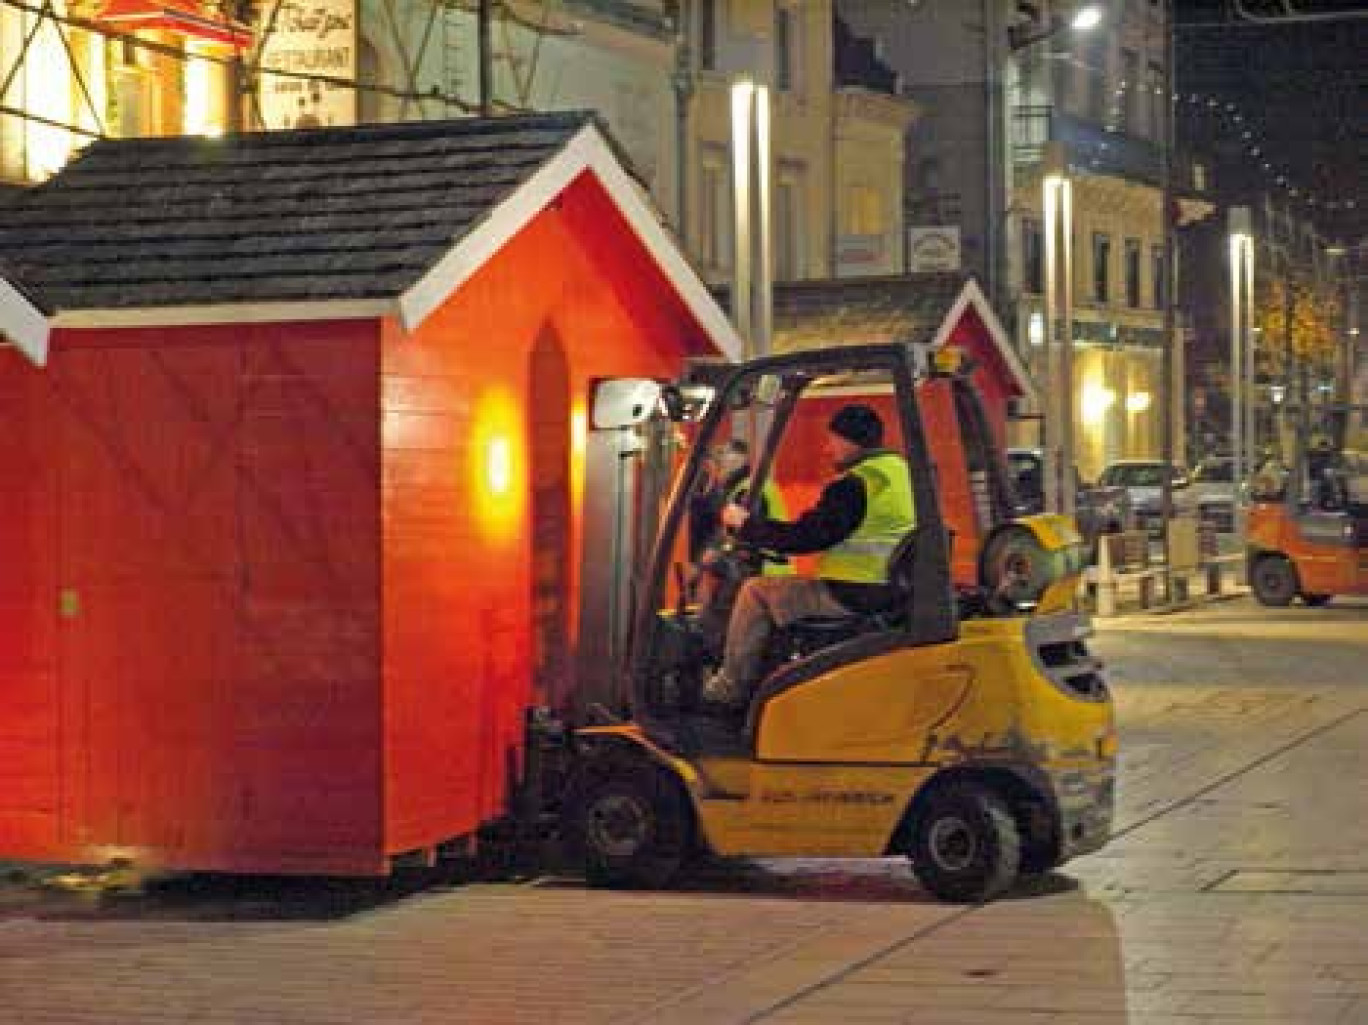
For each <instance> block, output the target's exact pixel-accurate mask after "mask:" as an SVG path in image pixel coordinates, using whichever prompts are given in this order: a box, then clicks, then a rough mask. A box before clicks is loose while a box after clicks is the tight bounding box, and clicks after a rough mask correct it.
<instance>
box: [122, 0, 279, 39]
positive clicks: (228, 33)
mask: <svg viewBox="0 0 1368 1025" xmlns="http://www.w3.org/2000/svg"><path fill="white" fill-rule="evenodd" d="M95 20H96V21H102V22H106V23H107V24H109V25H111V26H113V27H116V28H121V29H124V30H128V31H131V30H136V29H161V30H163V31H166V32H176V33H179V34H180V35H182V36H185V37H186V38H187V39H199V40H203V41H205V42H211V43H220V44H222V45H224V46H232V47H237V48H239V49H243V48H246V47H249V46H251V45H252V30H251V29H250V28H248V27H247V26H246V25H244V24H242V23H241V22H237V21H232V20H231V19H228V18H223V17H219V16H216V15H214V14H210V13H209V12H208V11H206V10H205V9H204V8H203V7H201V6H200V5H199V4H198V3H196V2H195V0H175V2H174V3H167V2H160V0H105V3H104V5H103V6H102V7H101V8H100V10H99V12H98V13H97V14H96V15H95Z"/></svg>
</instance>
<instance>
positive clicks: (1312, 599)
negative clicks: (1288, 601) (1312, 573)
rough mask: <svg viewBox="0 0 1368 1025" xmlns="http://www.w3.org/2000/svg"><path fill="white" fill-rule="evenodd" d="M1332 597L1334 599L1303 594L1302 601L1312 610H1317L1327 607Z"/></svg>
mask: <svg viewBox="0 0 1368 1025" xmlns="http://www.w3.org/2000/svg"><path fill="white" fill-rule="evenodd" d="M1332 597H1334V595H1330V594H1304V595H1302V601H1304V602H1306V604H1308V605H1310V606H1311V607H1312V608H1313V609H1318V608H1320V607H1321V606H1323V605H1329V604H1330V599H1331V598H1332Z"/></svg>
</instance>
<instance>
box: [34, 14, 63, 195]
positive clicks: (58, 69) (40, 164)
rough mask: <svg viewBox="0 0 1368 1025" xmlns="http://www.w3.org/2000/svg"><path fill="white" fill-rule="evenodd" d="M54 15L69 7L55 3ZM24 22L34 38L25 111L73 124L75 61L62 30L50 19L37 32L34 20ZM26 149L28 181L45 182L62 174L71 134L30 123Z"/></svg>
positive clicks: (50, 126) (42, 21)
mask: <svg viewBox="0 0 1368 1025" xmlns="http://www.w3.org/2000/svg"><path fill="white" fill-rule="evenodd" d="M53 11H54V12H55V13H56V14H57V15H59V16H65V15H66V13H67V11H66V4H65V3H60V2H57V3H54V4H53ZM24 22H25V25H24V31H25V32H31V31H32V32H33V33H34V34H33V38H32V41H31V42H30V43H29V50H28V56H27V58H26V59H25V60H24V100H23V107H24V109H25V110H27V112H28V113H30V114H33V115H35V116H36V117H41V118H46V119H47V120H49V121H55V122H58V123H61V124H70V123H71V120H72V111H71V82H72V70H71V61H70V59H69V58H68V57H67V52H66V47H65V46H64V45H63V43H62V37H61V34H60V30H59V27H58V26H57V24H56V23H55V22H53V21H52V20H51V19H50V18H47V17H46V16H44V17H43V18H42V19H41V22H40V23H39V24H38V25H37V29H36V31H34V27H33V19H32V16H29V15H26V16H25V18H24ZM24 147H25V151H26V155H27V165H28V166H27V173H28V177H29V178H30V179H31V180H33V181H42V180H44V179H45V178H48V177H51V176H52V175H54V174H56V173H57V172H58V171H59V170H61V168H62V165H63V164H65V163H66V162H67V158H68V157H69V156H71V133H70V132H68V131H66V130H65V129H62V128H56V127H54V126H52V125H47V124H43V123H42V122H40V121H28V122H26V123H25V126H24Z"/></svg>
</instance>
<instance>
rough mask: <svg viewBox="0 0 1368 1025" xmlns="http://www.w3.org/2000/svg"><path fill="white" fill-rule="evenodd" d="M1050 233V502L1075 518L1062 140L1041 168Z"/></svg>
mask: <svg viewBox="0 0 1368 1025" xmlns="http://www.w3.org/2000/svg"><path fill="white" fill-rule="evenodd" d="M1041 168H1042V170H1043V172H1044V176H1043V179H1042V182H1041V189H1042V194H1041V208H1042V212H1043V214H1044V216H1043V220H1044V229H1045V232H1044V233H1045V239H1044V241H1045V409H1044V410H1043V412H1044V414H1045V431H1044V433H1045V437H1044V439H1043V448H1044V450H1045V451H1044V463H1045V466H1044V469H1045V503H1046V508H1047V509H1049V510H1051V511H1052V512H1059V513H1063V514H1065V515H1069V516H1071V515H1073V512H1074V504H1075V498H1076V495H1075V493H1074V491H1075V489H1074V487H1073V480H1072V477H1073V463H1074V454H1073V447H1074V446H1073V435H1074V432H1073V420H1074V397H1073V391H1074V389H1073V185H1072V183H1071V182H1070V181H1069V174H1068V161H1067V157H1066V156H1065V153H1064V147H1063V145H1062V144H1061V143H1058V142H1053V141H1052V142H1049V143H1046V146H1045V155H1044V159H1043V162H1042V165H1041Z"/></svg>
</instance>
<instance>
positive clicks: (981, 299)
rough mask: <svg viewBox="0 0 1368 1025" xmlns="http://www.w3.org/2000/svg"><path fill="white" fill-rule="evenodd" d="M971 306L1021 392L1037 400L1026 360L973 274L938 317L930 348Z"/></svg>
mask: <svg viewBox="0 0 1368 1025" xmlns="http://www.w3.org/2000/svg"><path fill="white" fill-rule="evenodd" d="M970 306H973V307H974V312H975V313H977V314H978V315H979V319H980V320H981V321H983V326H984V327H986V328H987V329H988V335H989V337H991V338H992V340H993V344H994V345H995V346H996V347H997V351H998V355H999V356H1001V357H1002V361H1003V362H1004V363H1006V364H1007V369H1008V371H1010V372H1011V375H1012V377H1013V378H1014V379H1015V380H1016V383H1017V387H1019V388H1020V389H1021V394H1022V396H1023V397H1024V398H1026V399H1029V400H1030V401H1031V402H1037V401H1039V399H1040V394H1039V392H1038V391H1037V390H1036V384H1035V381H1034V379H1032V377H1031V374H1030V371H1028V370H1027V369H1026V364H1024V363H1022V362H1021V357H1020V356H1018V355H1017V351H1016V349H1015V348H1014V347H1013V346H1012V341H1011V339H1010V338H1008V337H1007V332H1006V331H1004V330H1003V329H1002V322H1001V321H1000V320H998V318H997V314H996V313H994V312H993V307H992V306H990V305H989V303H988V297H987V296H985V295H984V294H983V290H982V289H981V288H979V286H978V282H976V281H974V280H973V279H972V278H970V279H969V280H968V281H966V282H965V283H964V288H963V289H961V290H960V294H959V297H958V298H957V299H956V300H955V304H954V305H953V306H952V307H950V312H949V313H947V314H946V315H945V319H944V320H942V321H941V326H940V328H939V329H938V330H937V331H936V337H935V338H933V339H932V340H931V348H933V349H939V348H941V347H942V346H944V345H945V343H946V342H948V341H949V340H950V333H951V332H952V331H954V330H955V327H956V326H957V325H958V324H959V321H960V318H961V317H962V316H964V311H965V310H966V309H968V308H969V307H970Z"/></svg>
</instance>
